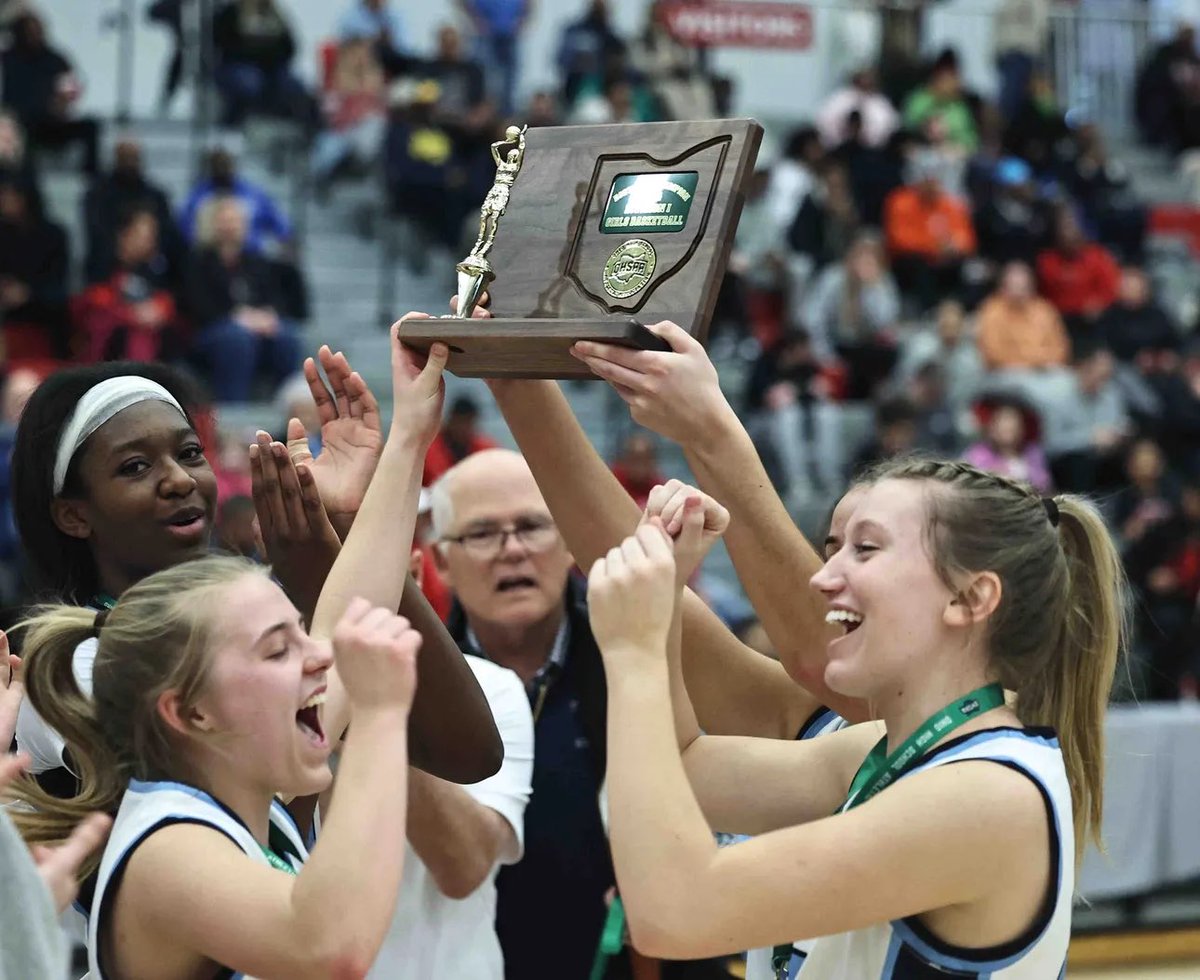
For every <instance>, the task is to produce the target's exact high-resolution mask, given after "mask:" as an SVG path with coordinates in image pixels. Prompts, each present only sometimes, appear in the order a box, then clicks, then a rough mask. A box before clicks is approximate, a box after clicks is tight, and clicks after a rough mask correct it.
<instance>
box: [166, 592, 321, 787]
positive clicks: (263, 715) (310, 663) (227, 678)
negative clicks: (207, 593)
mask: <svg viewBox="0 0 1200 980" xmlns="http://www.w3.org/2000/svg"><path fill="white" fill-rule="evenodd" d="M213 608H214V615H215V616H216V617H217V619H218V621H217V622H216V623H215V624H214V625H213V627H212V635H213V636H214V637H216V643H215V645H214V647H213V649H212V650H211V651H210V657H211V661H210V668H209V674H208V680H207V683H206V684H205V687H204V690H203V691H202V692H201V694H200V696H199V697H198V698H197V699H196V702H195V705H194V708H193V710H192V718H191V721H192V724H191V726H190V728H189V731H188V734H187V735H186V736H185V737H186V738H187V739H188V741H189V754H190V755H191V756H192V757H193V761H194V764H195V766H196V767H197V769H199V770H200V774H201V775H202V776H206V775H208V774H209V773H215V772H219V776H217V777H216V779H219V780H220V781H221V782H222V783H224V784H226V785H228V784H230V783H236V785H239V786H244V787H249V788H254V789H261V790H265V791H266V792H268V793H283V794H287V795H295V796H306V795H310V794H313V793H319V792H321V791H323V790H324V789H326V788H327V787H328V786H329V783H330V781H331V779H332V776H331V774H330V771H329V751H330V746H329V742H328V740H327V739H326V738H325V736H324V733H323V732H322V730H321V725H320V722H319V720H318V719H317V706H318V705H319V704H321V703H322V702H323V701H324V692H325V687H326V675H327V674H328V671H329V667H330V666H331V665H332V663H333V653H332V649H331V646H330V644H329V643H328V642H327V641H319V640H314V639H312V638H311V637H309V635H308V633H307V632H306V631H305V629H304V625H303V622H302V621H301V618H300V614H299V613H298V612H297V611H296V607H295V606H293V605H292V603H291V602H290V601H289V600H288V598H287V596H286V595H285V594H284V593H283V590H282V589H280V588H279V586H277V585H276V584H275V583H273V582H272V581H271V580H270V579H268V578H267V577H266V576H265V575H261V574H254V573H251V574H247V575H243V576H242V577H240V578H238V579H237V580H236V581H234V582H232V583H230V585H228V586H226V587H224V588H222V590H221V594H220V595H219V596H218V597H215V598H214V601H213ZM216 779H213V780H211V782H215V781H216Z"/></svg>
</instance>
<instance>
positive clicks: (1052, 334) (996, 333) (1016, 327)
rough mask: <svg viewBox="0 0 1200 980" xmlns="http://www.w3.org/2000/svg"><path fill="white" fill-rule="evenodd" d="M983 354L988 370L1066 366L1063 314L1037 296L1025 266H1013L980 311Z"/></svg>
mask: <svg viewBox="0 0 1200 980" xmlns="http://www.w3.org/2000/svg"><path fill="white" fill-rule="evenodd" d="M978 321H979V335H978V340H979V352H980V353H981V354H982V355H983V361H984V364H986V365H987V367H988V368H989V370H993V371H995V370H1007V371H1013V370H1021V371H1024V370H1034V371H1039V370H1044V369H1045V368H1050V367H1060V366H1062V365H1065V364H1066V363H1067V361H1068V360H1069V358H1070V356H1071V342H1070V340H1069V339H1068V337H1067V332H1066V330H1065V329H1064V328H1063V322H1062V319H1061V317H1059V315H1058V312H1057V311H1056V310H1055V309H1054V307H1053V306H1051V305H1050V303H1049V302H1047V301H1046V300H1044V299H1042V298H1041V297H1040V296H1038V295H1037V294H1036V293H1035V292H1034V283H1033V273H1032V272H1031V271H1030V269H1029V266H1028V265H1026V264H1025V263H1024V262H1018V261H1014V262H1009V263H1008V264H1007V265H1006V266H1005V267H1004V270H1003V272H1002V273H1001V276H1000V284H999V288H998V289H997V290H996V292H995V293H993V294H992V295H991V297H989V298H988V299H987V300H986V301H985V302H984V303H983V305H982V306H981V307H980V308H979V317H978Z"/></svg>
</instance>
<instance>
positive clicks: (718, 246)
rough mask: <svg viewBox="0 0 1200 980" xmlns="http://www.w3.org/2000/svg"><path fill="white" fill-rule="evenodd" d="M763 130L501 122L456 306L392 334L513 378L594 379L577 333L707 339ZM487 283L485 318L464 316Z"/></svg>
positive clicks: (655, 345)
mask: <svg viewBox="0 0 1200 980" xmlns="http://www.w3.org/2000/svg"><path fill="white" fill-rule="evenodd" d="M761 139H762V127H761V126H759V125H758V123H756V122H755V121H754V120H751V119H733V120H704V121H687V122H666V123H630V124H619V125H609V126H556V127H550V128H544V129H541V128H539V129H528V128H523V127H517V126H510V127H509V128H508V129H507V130H506V131H505V133H504V138H503V139H501V140H498V141H497V142H495V143H493V144H492V148H491V149H492V157H493V159H494V160H495V161H496V180H495V183H494V184H493V185H492V188H491V190H490V191H488V194H487V196H486V197H485V198H484V201H483V205H482V207H481V208H480V213H479V234H478V236H477V238H476V240H475V244H474V246H473V247H472V249H471V252H470V254H469V255H468V256H467V257H466V258H464V259H463V260H462V261H461V262H459V263H458V265H457V266H456V269H457V273H458V296H459V306H458V312H457V314H456V315H454V316H451V317H443V318H441V319H419V320H406V321H403V322H402V323H401V324H400V337H401V339H402V340H403V341H404V343H405V344H408V345H409V346H411V347H414V348H416V349H418V350H427V349H428V348H429V346H430V344H433V343H436V342H441V343H444V344H446V345H447V346H448V347H449V348H450V361H449V365H448V368H449V370H450V371H452V372H454V373H455V374H458V375H460V376H462V377H510V378H591V377H593V375H592V374H591V372H590V371H588V369H587V367H586V366H585V365H584V364H582V363H581V362H579V361H578V360H576V359H575V358H573V357H572V356H571V354H570V349H571V345H572V344H574V343H575V342H576V341H578V340H595V341H600V342H602V343H613V344H622V345H625V346H630V347H641V348H649V349H657V350H663V349H665V345H664V343H663V342H662V341H661V340H660V339H659V338H658V337H656V336H655V335H654V334H652V333H651V332H650V331H648V330H647V329H646V328H645V326H644V325H645V324H647V323H655V322H657V321H659V320H673V321H674V322H676V323H678V324H679V325H680V326H681V327H683V328H684V329H685V330H687V331H688V332H689V333H691V334H692V335H693V336H695V337H697V338H698V339H699V340H700V341H701V342H703V341H704V340H705V338H706V337H707V333H708V327H709V323H710V321H711V319H712V311H713V307H714V306H715V304H716V299H717V292H718V290H719V289H720V286H721V279H722V277H723V275H724V272H725V264H726V262H727V260H728V257H729V252H730V249H731V248H732V245H733V235H734V231H735V230H736V228H737V221H738V217H739V216H740V214H741V210H742V204H743V202H744V199H745V191H746V186H747V184H748V181H749V177H750V175H751V172H752V169H753V166H754V159H755V157H756V155H757V153H758V146H759V143H760V141H761ZM485 290H489V291H490V292H491V300H492V302H491V306H490V309H491V312H492V317H491V318H489V319H484V320H472V319H470V315H471V312H472V310H473V309H474V308H475V306H476V305H477V303H478V301H479V298H480V297H481V296H482V295H483V292H484V291H485Z"/></svg>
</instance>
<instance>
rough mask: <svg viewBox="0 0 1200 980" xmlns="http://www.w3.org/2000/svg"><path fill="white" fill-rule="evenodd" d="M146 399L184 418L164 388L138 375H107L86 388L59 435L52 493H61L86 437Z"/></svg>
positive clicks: (185, 415)
mask: <svg viewBox="0 0 1200 980" xmlns="http://www.w3.org/2000/svg"><path fill="white" fill-rule="evenodd" d="M147 401H159V402H166V403H167V404H168V405H171V406H173V407H174V408H176V409H177V410H178V411H179V414H180V415H182V416H183V417H184V418H185V419H186V418H187V413H186V412H185V411H184V410H183V406H182V405H180V404H179V402H177V401H176V400H175V398H174V396H173V395H172V394H171V393H170V392H169V391H167V389H166V388H164V387H163V386H162V385H160V384H159V383H158V382H156V381H151V380H150V379H149V378H143V377H141V376H140V375H136V374H126V375H122V376H120V377H117V378H109V379H108V380H107V381H101V382H100V383H99V384H97V385H93V386H92V387H91V388H89V389H88V390H87V392H86V393H85V394H84V396H83V397H82V398H80V399H79V401H78V403H77V404H76V405H75V411H73V412H72V413H71V417H70V418H69V419H68V420H67V424H66V425H65V426H64V427H63V431H62V435H61V436H59V438H58V449H57V450H56V451H55V453H54V496H56V497H57V496H58V495H59V494H60V493H62V490H63V484H64V483H66V481H67V469H68V468H69V467H70V465H71V458H72V457H73V456H74V455H75V453H76V452H77V451H78V450H79V447H80V446H82V445H83V444H84V443H85V442H86V441H87V438H88V436H90V435H91V434H92V433H93V432H95V431H96V430H97V429H98V428H100V426H102V425H103V424H104V423H105V422H107V421H108V420H109V419H111V418H112V417H113V416H114V415H116V414H117V413H118V412H123V411H125V409H127V408H130V407H131V406H133V405H137V404H138V403H139V402H147Z"/></svg>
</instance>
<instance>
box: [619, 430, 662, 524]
mask: <svg viewBox="0 0 1200 980" xmlns="http://www.w3.org/2000/svg"><path fill="white" fill-rule="evenodd" d="M612 471H613V476H615V477H616V478H617V482H618V483H620V484H621V486H623V487H624V488H625V492H626V493H628V494H629V496H631V497H632V498H633V500H634V503H636V504H637V505H638V506H639V507H641V508H642V509H643V510H645V508H646V501H647V499H648V498H649V497H650V491H651V490H653V489H654V488H655V487H656V486H658V485H659V484H660V483H666V482H667V480H666V477H664V476H663V475H662V474H661V473H660V472H659V470H658V450H657V448H656V447H655V445H654V440H653V439H652V438H650V436H648V435H646V434H645V433H642V432H635V433H634V434H633V435H631V436H630V437H629V438H628V439H626V440H625V445H624V446H623V447H622V449H621V455H620V456H619V457H618V458H617V461H616V462H615V463H613V467H612Z"/></svg>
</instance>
